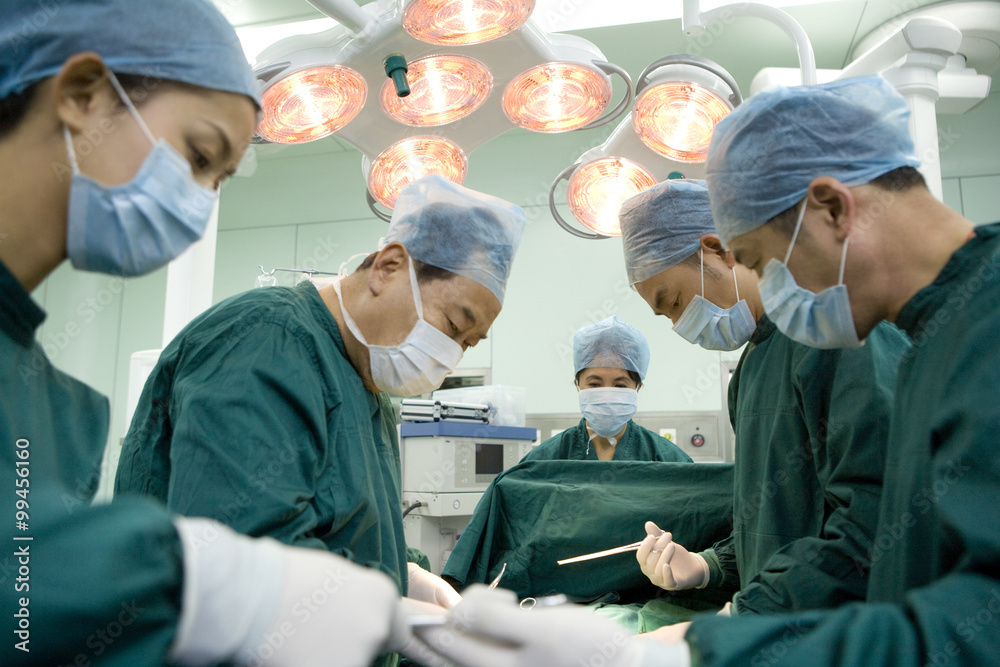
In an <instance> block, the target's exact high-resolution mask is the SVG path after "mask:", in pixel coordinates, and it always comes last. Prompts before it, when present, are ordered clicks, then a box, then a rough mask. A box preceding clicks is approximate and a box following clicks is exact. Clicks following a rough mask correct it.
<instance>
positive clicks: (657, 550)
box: [635, 521, 711, 591]
mask: <svg viewBox="0 0 1000 667" xmlns="http://www.w3.org/2000/svg"><path fill="white" fill-rule="evenodd" d="M635 558H636V560H637V561H639V568H640V569H641V570H642V573H643V574H644V575H646V576H647V577H649V580H650V581H651V582H653V583H654V584H655V585H657V586H659V587H660V588H663V589H665V590H668V591H682V590H686V589H688V588H705V586H708V580H709V578H710V576H711V573H710V572H709V569H708V563H707V562H706V561H705V559H704V558H702V557H701V555H700V554H696V553H691V552H690V551H688V550H687V549H685V548H684V547H683V546H681V545H680V544H677V543H676V542H674V541H673V536H672V535H671V534H670V533H665V532H663V531H662V530H660V529H659V528H658V527H657V525H656V524H655V523H653V522H652V521H647V522H646V539H644V540H643V541H642V544H641V545H640V546H639V550H638V551H637V552H636V553H635Z"/></svg>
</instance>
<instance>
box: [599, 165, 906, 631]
mask: <svg viewBox="0 0 1000 667" xmlns="http://www.w3.org/2000/svg"><path fill="white" fill-rule="evenodd" d="M619 220H620V221H621V226H622V242H623V246H624V250H625V267H626V271H627V273H628V279H629V283H630V284H631V285H633V286H634V287H635V289H636V290H637V291H638V293H639V294H640V296H642V298H643V299H644V300H645V301H646V303H648V304H649V307H650V308H651V309H652V311H653V312H654V313H656V314H657V315H663V316H665V317H668V318H670V320H671V321H672V322H673V323H674V327H673V328H674V331H676V332H677V333H678V334H679V335H680V336H681V337H682V338H684V339H685V340H687V341H688V342H690V343H692V344H695V345H700V346H701V347H703V348H705V349H709V350H736V349H739V348H740V347H742V346H744V345H746V347H745V349H744V351H743V355H742V357H741V359H740V363H739V365H738V366H737V368H736V372H735V373H734V375H733V377H732V379H731V381H730V384H729V414H730V418H731V420H732V423H733V428H734V430H735V432H736V443H737V452H736V468H735V488H734V492H733V502H734V507H733V521H734V525H733V533H732V536H731V537H730V538H729V539H727V540H725V541H724V542H721V543H719V544H716V545H715V546H714V547H713V548H711V549H708V550H706V551H703V552H701V553H693V552H690V551H688V550H687V549H685V548H684V546H683V545H681V544H678V543H675V542H673V541H672V536H671V534H670V533H664V532H662V531H661V530H660V529H659V528H658V527H657V525H656V524H654V523H650V524H647V527H646V528H647V532H648V536H647V537H646V539H645V540H644V541H643V544H642V546H641V548H640V549H639V550H638V551H637V552H636V558H637V559H638V561H639V565H640V567H641V568H642V571H643V572H644V573H645V574H646V575H647V576H648V577H649V579H650V581H652V582H653V583H654V584H656V585H657V586H660V587H661V588H665V589H667V590H681V589H687V588H705V587H707V586H712V587H715V586H723V585H726V586H732V587H736V588H738V589H739V592H738V593H736V595H735V596H734V598H733V601H732V604H731V605H730V607H729V610H730V611H731V613H734V614H767V613H779V612H787V611H799V610H805V609H821V608H826V607H836V606H838V605H841V604H844V603H845V602H850V601H854V600H862V599H864V596H865V589H866V585H867V579H868V568H867V566H864V565H862V563H863V562H864V555H865V554H867V553H868V551H869V550H870V549H871V546H872V540H873V539H874V537H875V524H876V521H877V517H878V505H879V498H880V495H881V490H882V475H883V471H884V468H885V458H884V457H885V450H884V447H883V446H882V443H883V442H884V441H885V438H886V436H887V427H888V415H889V410H890V406H891V403H892V397H893V389H894V388H895V382H896V367H897V365H898V364H899V359H900V356H901V355H902V354H903V353H904V352H905V351H906V349H907V348H908V347H909V343H908V341H907V339H906V336H904V335H903V333H902V332H900V331H899V329H897V328H896V327H894V326H892V325H891V324H887V323H882V324H880V325H879V326H878V327H876V328H875V330H874V331H873V332H872V335H871V336H870V337H869V339H868V344H867V345H865V346H864V347H862V348H858V349H851V350H840V349H833V350H821V349H816V348H813V347H809V346H807V345H804V344H802V343H799V342H796V341H794V340H792V339H790V338H788V337H787V336H785V335H784V334H782V333H781V332H779V331H777V330H776V329H775V326H774V324H773V323H772V322H771V320H770V319H768V317H767V316H766V315H765V314H764V306H763V304H762V303H761V298H760V292H759V289H758V284H757V275H756V274H755V273H753V272H752V271H750V270H749V269H747V268H746V267H743V266H737V265H736V263H735V261H734V260H733V257H732V254H731V253H728V252H727V251H726V250H724V249H723V246H722V242H721V241H720V239H719V237H718V235H716V234H715V228H714V226H713V221H712V211H711V205H710V203H709V196H708V188H707V187H706V185H705V182H704V181H688V180H670V181H665V182H663V183H660V184H658V185H656V186H654V187H652V188H650V189H649V190H647V191H645V192H643V193H641V194H639V195H636V196H635V197H633V198H631V199H629V200H628V201H626V202H625V203H624V204H623V206H622V208H621V212H620V214H619ZM664 520H665V522H666V525H665V526H664V527H665V528H667V529H669V518H668V517H667V518H665V519H664Z"/></svg>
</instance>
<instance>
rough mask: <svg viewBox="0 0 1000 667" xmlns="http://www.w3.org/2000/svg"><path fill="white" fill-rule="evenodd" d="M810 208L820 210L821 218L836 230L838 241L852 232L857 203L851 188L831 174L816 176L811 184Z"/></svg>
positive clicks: (809, 193)
mask: <svg viewBox="0 0 1000 667" xmlns="http://www.w3.org/2000/svg"><path fill="white" fill-rule="evenodd" d="M807 196H808V198H809V203H808V206H809V208H810V209H813V210H814V211H817V210H818V212H819V214H820V216H821V220H822V221H823V222H824V223H825V224H826V225H827V226H829V227H831V228H832V229H833V231H834V234H835V235H836V237H837V240H838V241H843V240H844V239H846V238H847V237H848V235H849V234H850V233H851V226H852V224H853V223H854V217H855V211H856V204H855V201H854V194H853V193H852V192H851V189H850V188H849V187H847V186H846V185H844V184H843V183H841V182H840V181H838V180H837V179H835V178H832V177H830V176H820V177H819V178H814V179H813V180H812V182H811V183H810V184H809V192H808V195H807Z"/></svg>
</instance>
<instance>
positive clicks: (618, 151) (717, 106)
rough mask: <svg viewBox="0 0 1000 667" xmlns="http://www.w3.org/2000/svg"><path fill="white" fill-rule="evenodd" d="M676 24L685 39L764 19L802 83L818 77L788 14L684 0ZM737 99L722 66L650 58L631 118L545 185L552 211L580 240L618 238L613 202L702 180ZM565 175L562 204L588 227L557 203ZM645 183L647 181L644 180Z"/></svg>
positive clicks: (750, 5) (799, 30) (683, 58)
mask: <svg viewBox="0 0 1000 667" xmlns="http://www.w3.org/2000/svg"><path fill="white" fill-rule="evenodd" d="M683 4H684V15H683V17H682V21H681V24H682V29H683V30H684V34H685V35H687V36H688V37H698V36H700V35H702V34H704V32H705V29H706V26H708V25H711V24H712V23H716V22H729V21H730V20H731V19H732V18H733V17H734V16H751V17H756V18H760V19H764V20H766V21H769V22H770V23H773V24H774V25H776V26H778V27H779V28H781V29H782V30H783V31H784V32H785V34H787V35H788V36H789V37H790V38H791V39H792V41H793V42H794V43H795V48H796V51H797V52H798V56H799V65H800V69H801V73H802V76H801V82H802V83H804V84H806V85H811V84H815V83H816V58H815V56H814V54H813V49H812V44H810V43H809V37H808V36H807V35H806V32H805V30H803V29H802V26H800V25H799V24H798V22H796V21H795V19H793V18H792V17H791V16H789V15H788V14H787V13H786V12H784V11H782V10H780V9H777V8H775V7H771V6H769V5H764V4H759V3H754V2H741V3H736V4H732V5H724V6H721V7H717V8H715V9H712V10H710V11H707V12H702V11H701V2H700V0H684V3H683ZM741 101H742V97H741V96H740V92H739V89H738V88H737V86H736V82H735V81H734V80H733V78H732V77H731V76H730V75H729V73H728V72H726V71H725V70H724V69H722V68H721V67H719V66H718V65H716V64H715V63H713V62H711V61H710V60H706V59H704V58H699V57H696V56H692V55H677V56H670V57H668V58H664V59H661V60H657V61H656V62H654V63H652V64H651V65H649V67H647V68H646V69H645V71H643V73H642V75H640V77H639V79H638V84H637V88H636V101H635V106H634V107H633V108H632V117H631V122H629V121H628V120H626V121H624V122H622V123H621V124H619V125H618V127H617V128H616V129H615V131H614V132H613V133H612V134H611V136H610V137H608V139H607V141H605V142H604V143H603V144H601V145H600V146H598V147H597V148H594V149H592V150H589V151H587V152H586V153H584V154H583V155H582V156H580V159H578V160H577V161H576V162H575V163H574V164H572V165H570V166H569V167H567V168H566V169H564V170H563V171H562V173H560V174H559V175H558V176H557V177H556V179H555V181H553V182H552V187H551V188H550V189H549V210H550V211H551V212H552V217H553V218H555V220H556V222H557V223H559V225H560V226H561V227H562V228H563V229H565V230H566V231H568V232H569V233H571V234H573V235H575V236H579V237H582V238H586V239H604V238H608V237H611V236H621V226H620V225H619V224H618V208H619V207H620V206H621V204H622V202H624V201H625V200H626V199H628V198H629V197H631V196H633V195H635V194H638V193H639V192H642V190H645V189H646V188H648V187H651V186H652V185H654V184H656V183H657V182H659V181H662V180H664V179H667V178H701V177H703V176H704V162H705V158H706V156H707V154H708V146H709V143H710V142H711V139H712V132H713V130H714V129H715V126H716V124H718V122H719V121H720V120H721V119H722V118H723V117H724V116H725V115H726V114H728V113H729V112H730V111H732V110H733V108H734V107H735V106H736V105H738V104H739V103H740V102H741ZM562 180H568V181H569V183H568V186H567V189H566V197H567V202H568V204H569V208H570V211H572V213H573V216H574V217H575V218H576V219H577V220H578V221H579V222H580V223H581V224H582V225H583V226H584V227H586V228H587V229H588V230H590V231H581V230H579V229H576V228H575V227H573V226H572V225H570V224H569V223H568V222H566V220H565V219H563V217H562V215H560V213H559V210H558V209H557V208H556V202H555V191H556V186H557V185H558V184H559V182H560V181H562ZM646 183H649V185H645V184H646Z"/></svg>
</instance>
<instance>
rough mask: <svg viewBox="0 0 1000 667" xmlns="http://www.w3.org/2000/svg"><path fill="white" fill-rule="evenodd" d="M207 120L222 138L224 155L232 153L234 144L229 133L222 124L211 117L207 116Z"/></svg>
mask: <svg viewBox="0 0 1000 667" xmlns="http://www.w3.org/2000/svg"><path fill="white" fill-rule="evenodd" d="M205 122H206V123H208V125H209V127H211V128H212V129H213V130H215V132H216V133H217V134H218V135H219V138H220V139H221V140H222V151H223V155H232V154H233V144H232V142H231V141H229V135H228V134H226V132H225V130H223V129H222V126H221V125H219V124H218V123H216V122H215V121H214V120H211V119H209V118H206V119H205Z"/></svg>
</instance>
